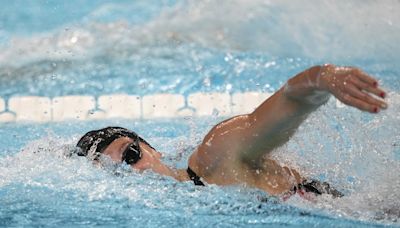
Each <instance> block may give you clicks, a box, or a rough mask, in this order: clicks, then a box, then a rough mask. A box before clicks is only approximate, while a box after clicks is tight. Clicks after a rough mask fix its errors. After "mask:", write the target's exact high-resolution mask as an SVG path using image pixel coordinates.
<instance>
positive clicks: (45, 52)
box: [0, 0, 400, 227]
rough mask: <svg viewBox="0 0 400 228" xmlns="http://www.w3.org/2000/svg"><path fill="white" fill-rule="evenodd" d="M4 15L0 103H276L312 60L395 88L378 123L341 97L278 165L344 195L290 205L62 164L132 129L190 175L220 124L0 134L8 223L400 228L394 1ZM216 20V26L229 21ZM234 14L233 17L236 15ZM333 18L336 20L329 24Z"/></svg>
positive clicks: (0, 185) (72, 127)
mask: <svg viewBox="0 0 400 228" xmlns="http://www.w3.org/2000/svg"><path fill="white" fill-rule="evenodd" d="M2 3H3V4H2V6H3V7H2V8H1V9H0V97H3V98H5V99H8V98H9V97H13V96H21V95H37V96H47V97H55V96H63V95H86V94H88V95H93V96H100V95H104V94H117V93H128V94H135V95H147V94H154V93H178V94H183V95H188V94H192V93H196V92H228V93H230V94H233V93H238V92H246V91H257V92H273V91H275V90H276V89H278V88H279V87H280V86H281V85H282V84H283V83H284V82H285V81H286V80H287V79H288V78H289V77H291V76H293V75H294V74H296V73H298V72H300V71H302V70H304V69H306V68H307V67H309V66H312V65H315V64H321V63H325V62H333V63H335V64H340V65H356V66H359V67H361V68H362V69H364V70H365V71H366V72H368V73H370V74H371V75H374V76H376V77H377V78H378V79H379V81H380V83H381V84H382V85H383V87H384V88H385V89H387V90H388V91H389V95H390V96H389V105H390V109H389V110H387V111H385V112H382V113H381V114H380V115H377V116H372V115H370V114H365V113H361V112H359V111H358V110H355V109H351V108H343V109H338V108H336V106H335V103H334V100H331V101H330V102H329V103H328V105H326V106H324V107H323V108H321V109H320V110H318V111H317V112H316V113H314V114H313V115H312V116H311V117H310V118H309V121H307V122H306V123H305V124H304V125H303V126H302V127H301V128H300V129H299V131H298V132H297V133H296V135H295V136H294V137H293V139H292V140H291V142H289V143H288V144H287V145H285V146H284V147H282V148H280V149H278V150H277V151H276V152H275V154H274V156H275V157H276V158H277V159H278V160H279V161H281V162H282V163H285V164H290V165H292V166H295V167H297V168H299V169H300V170H302V172H303V173H305V174H307V175H309V176H313V177H316V178H319V179H323V180H326V181H329V182H331V183H333V184H335V186H338V187H339V188H341V189H343V190H344V191H345V192H346V193H347V196H346V197H344V198H343V199H337V200H332V199H328V198H321V199H320V200H319V201H318V203H316V204H310V203H308V202H304V201H302V200H301V199H299V198H293V199H291V200H289V201H288V202H285V203H282V202H279V201H277V200H275V199H273V198H271V197H269V196H268V195H267V194H266V193H264V192H261V191H258V190H255V189H248V188H244V187H242V186H233V187H219V186H208V187H207V188H197V187H194V186H192V184H191V183H177V182H176V181H174V180H172V179H169V178H166V177H161V176H158V175H155V174H153V173H149V172H145V173H143V174H138V173H135V172H134V171H131V170H129V169H127V167H119V168H118V170H117V171H118V172H119V173H120V174H121V175H119V176H115V175H113V174H112V173H113V172H116V171H115V170H114V168H113V167H106V169H98V168H95V167H93V165H92V164H90V162H88V161H86V160H85V159H84V158H77V157H72V158H66V157H65V153H66V152H68V151H69V150H71V148H73V146H74V144H75V143H76V141H77V140H78V139H79V136H81V135H82V134H83V133H85V132H86V131H88V130H91V129H95V128H100V127H104V126H108V125H120V126H124V127H128V128H131V129H135V131H137V132H139V133H140V134H141V135H143V136H144V138H146V139H148V141H149V142H150V143H151V144H153V145H154V146H155V147H156V148H158V149H159V150H160V151H162V152H163V153H164V154H165V162H166V163H168V164H170V165H172V166H176V167H180V168H184V167H185V165H186V160H187V157H188V156H189V154H190V152H191V150H192V149H193V148H194V147H195V146H196V145H198V143H199V142H200V141H201V140H202V137H203V136H204V134H205V133H206V132H207V131H208V130H209V129H210V128H211V127H212V126H213V125H214V124H215V123H217V122H218V121H220V120H221V119H222V117H220V116H218V115H215V116H211V117H206V118H184V119H162V120H119V119H113V120H102V121H86V122H78V121H77V122H61V123H46V124H33V123H2V124H0V205H1V207H0V226H58V225H62V226H72V225H84V226H92V225H104V226H106V225H107V226H111V225H116V226H140V227H142V226H144V227H156V226H157V227H160V226H162V227H171V226H184V227H189V226H194V227H196V226H197V227H206V226H221V227H231V226H250V225H251V226H260V227H265V226H267V225H271V226H291V225H292V226H307V227H309V226H317V227H319V226H328V227H357V226H360V227H363V226H399V217H400V211H399V208H400V202H399V200H398V199H399V197H400V195H399V193H398V192H400V191H399V190H400V182H399V180H400V176H399V175H400V174H399V173H400V147H399V145H400V132H399V129H400V119H399V117H398V113H399V110H400V95H399V93H400V78H399V76H398V75H399V73H400V67H399V66H398V62H399V60H400V55H399V54H398V53H400V47H399V46H398V45H397V42H398V40H399V38H400V18H399V17H400V16H399V15H398V13H396V12H399V10H400V3H399V2H398V1H386V2H385V3H382V2H379V1H368V2H367V3H365V2H364V1H352V2H350V3H346V4H343V3H342V4H340V5H339V4H334V3H332V2H330V1H319V2H314V3H310V2H309V1H300V2H296V3H292V2H290V1H279V2H274V1H270V2H269V1H251V2H249V1H240V0H235V1H204V2H197V1H172V0H169V1H162V0H151V1H118V2H117V3H116V2H115V1H68V2H63V3H61V2H59V1H37V2H34V1H28V2H26V1H13V2H2ZM221 15H223V16H221ZM239 15H240V16H239ZM326 15H329V17H327V16H326Z"/></svg>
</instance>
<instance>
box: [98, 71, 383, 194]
mask: <svg viewBox="0 0 400 228" xmlns="http://www.w3.org/2000/svg"><path fill="white" fill-rule="evenodd" d="M330 95H334V96H335V97H336V98H338V99H339V100H340V101H342V102H343V103H345V104H347V105H349V106H353V107H356V108H358V109H360V110H361V111H366V112H370V113H379V112H380V111H381V110H382V109H386V108H387V104H386V103H385V102H384V100H383V99H384V98H385V96H386V93H385V92H384V91H383V90H382V89H380V88H379V87H378V82H377V81H376V79H374V78H373V77H371V76H369V75H368V74H366V73H365V72H363V71H362V70H360V69H357V68H354V67H336V66H334V65H329V64H328V65H323V66H315V67H311V68H309V69H307V70H306V71H304V72H301V73H299V74H297V75H296V76H295V77H293V78H291V79H290V80H289V81H288V82H287V83H286V84H285V85H284V86H283V87H282V88H281V89H280V90H278V91H277V92H276V93H275V94H274V95H273V96H271V97H270V98H268V99H267V100H265V101H264V102H263V103H262V104H261V105H260V106H258V107H257V108H256V109H255V110H254V112H252V113H249V114H245V115H239V116H235V117H232V118H230V119H227V120H224V121H222V122H221V123H219V124H217V125H216V126H214V127H213V128H212V129H211V130H210V132H209V133H208V134H207V135H206V136H205V138H204V140H203V142H202V143H201V144H200V145H199V147H198V148H197V149H196V150H195V151H194V152H193V153H192V154H191V156H190V158H189V161H188V164H189V167H191V168H192V170H193V171H194V172H196V173H197V174H198V175H199V176H200V177H202V179H203V180H204V181H205V182H207V183H209V184H217V185H231V184H244V185H247V186H250V187H256V188H259V189H262V190H264V191H266V192H268V193H270V194H272V195H281V194H284V193H285V192H288V191H289V190H290V189H291V188H292V187H293V186H295V185H296V184H298V183H301V182H302V180H303V179H304V178H303V177H302V176H301V175H300V174H299V172H298V171H296V170H294V169H291V168H288V167H285V166H281V165H279V164H278V163H277V162H276V161H274V160H272V159H271V158H270V157H269V155H270V153H271V151H273V150H274V149H275V148H277V147H280V146H282V145H283V144H285V143H286V142H287V141H288V140H289V139H290V137H291V136H292V135H293V134H294V132H295V131H296V129H297V128H298V127H299V125H300V124H301V123H302V122H303V121H304V120H305V119H306V118H307V117H308V115H309V114H310V113H311V112H313V111H315V110H316V109H317V108H318V107H320V106H321V105H323V104H324V103H326V102H327V100H328V99H329V97H330ZM130 142H131V139H129V138H121V139H117V140H115V141H114V142H113V143H111V144H110V145H109V146H108V147H107V149H106V150H105V151H104V154H106V155H109V156H110V157H111V158H112V159H113V160H115V161H117V162H120V161H121V156H122V152H123V151H124V149H125V148H126V147H127V145H128V144H129V143H130ZM140 147H141V149H142V151H143V157H142V159H140V160H139V161H138V162H137V163H136V164H133V165H132V168H134V169H138V170H145V169H151V170H153V171H154V172H156V173H159V174H162V175H167V176H171V177H173V178H175V179H177V180H179V181H187V180H189V177H188V176H187V174H186V172H185V170H176V169H172V168H170V167H168V166H166V165H165V164H163V163H162V162H161V160H160V158H161V156H160V154H159V153H158V152H157V151H155V150H153V149H152V148H150V147H148V146H147V145H145V144H143V143H140Z"/></svg>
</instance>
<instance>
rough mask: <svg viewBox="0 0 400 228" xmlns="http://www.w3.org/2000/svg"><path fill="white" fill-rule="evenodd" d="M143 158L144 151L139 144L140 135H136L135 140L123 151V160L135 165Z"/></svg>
mask: <svg viewBox="0 0 400 228" xmlns="http://www.w3.org/2000/svg"><path fill="white" fill-rule="evenodd" d="M141 158H142V151H141V150H140V146H139V137H135V138H134V139H133V142H132V143H130V144H129V145H128V147H127V148H126V149H125V150H124V152H123V153H122V162H126V164H128V165H133V164H135V163H136V162H138V161H139V160H140V159H141Z"/></svg>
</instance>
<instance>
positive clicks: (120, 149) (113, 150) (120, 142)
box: [103, 137, 162, 172]
mask: <svg viewBox="0 0 400 228" xmlns="http://www.w3.org/2000/svg"><path fill="white" fill-rule="evenodd" d="M132 142H133V139H131V138H129V137H121V138H118V139H116V140H114V141H113V142H112V143H110V144H109V145H108V146H107V147H106V148H105V149H104V151H103V154H104V155H106V156H109V157H110V158H111V159H112V160H113V161H115V162H118V163H121V162H123V153H124V151H125V150H126V149H127V147H128V146H129V145H130V144H131V143H132ZM139 147H140V150H141V152H142V157H141V158H140V159H139V160H138V161H137V162H136V163H134V164H132V165H131V167H132V168H134V169H137V170H140V171H143V170H146V169H153V170H154V169H156V168H157V167H158V166H160V164H162V163H161V161H160V159H161V153H159V152H157V151H156V150H154V149H153V148H151V147H149V146H148V145H147V144H145V143H143V142H139ZM156 170H157V169H156ZM156 170H154V171H156ZM156 172H157V171H156Z"/></svg>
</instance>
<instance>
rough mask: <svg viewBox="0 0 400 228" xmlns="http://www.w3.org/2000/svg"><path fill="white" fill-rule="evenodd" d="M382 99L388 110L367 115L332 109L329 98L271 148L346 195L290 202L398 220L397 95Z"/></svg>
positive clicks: (399, 126)
mask: <svg viewBox="0 0 400 228" xmlns="http://www.w3.org/2000/svg"><path fill="white" fill-rule="evenodd" d="M388 103H389V106H390V107H389V109H388V110H386V111H383V112H381V113H380V114H378V115H371V114H366V113H361V112H360V111H359V110H356V109H354V108H350V107H344V108H335V102H334V101H333V100H331V101H330V102H329V103H328V104H327V105H326V106H325V107H323V108H321V109H320V110H318V111H317V112H315V113H313V114H312V115H311V116H310V118H309V119H308V120H307V121H306V123H305V124H304V125H302V126H301V127H300V129H299V130H298V132H297V133H296V134H295V136H294V137H293V138H292V140H291V141H290V142H289V143H288V144H287V145H286V146H285V147H283V148H280V149H278V150H277V151H276V152H275V154H274V157H275V158H277V159H278V160H279V161H280V162H281V163H284V164H290V165H292V166H294V167H297V168H298V169H299V170H301V171H302V172H303V173H304V174H305V175H306V176H309V177H314V178H318V179H323V180H325V181H328V182H330V183H332V184H333V185H334V186H337V187H338V188H339V189H343V191H344V192H345V195H346V196H345V197H343V198H341V199H334V200H333V199H330V198H329V197H326V198H320V200H321V201H320V202H319V203H318V204H304V202H301V201H299V200H297V201H295V202H294V204H295V205H301V204H302V205H303V206H306V207H314V208H320V209H324V210H328V211H332V212H333V213H335V214H337V215H343V216H349V217H355V218H358V219H362V220H383V221H386V222H388V221H391V222H398V221H399V218H400V213H399V212H400V211H399V208H400V202H399V201H398V198H399V197H400V195H399V192H398V189H400V181H399V180H400V161H399V159H398V153H399V151H398V149H397V148H396V146H395V145H397V144H398V143H399V129H400V121H399V117H398V113H399V111H400V95H399V94H398V93H395V92H391V93H390V94H389V98H388ZM300 202H301V203H300Z"/></svg>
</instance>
